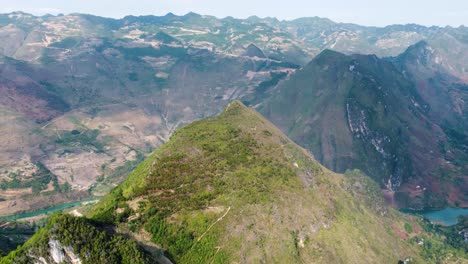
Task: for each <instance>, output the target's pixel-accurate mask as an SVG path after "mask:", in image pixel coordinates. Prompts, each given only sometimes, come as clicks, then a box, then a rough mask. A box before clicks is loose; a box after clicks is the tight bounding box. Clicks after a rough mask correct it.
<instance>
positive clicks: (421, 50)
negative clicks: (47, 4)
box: [0, 12, 468, 263]
mask: <svg viewBox="0 0 468 264" xmlns="http://www.w3.org/2000/svg"><path fill="white" fill-rule="evenodd" d="M0 39H1V40H2V41H1V43H0V133H1V135H2V137H1V138H0V221H7V222H10V225H11V224H16V223H17V222H16V221H15V220H16V219H19V218H23V217H33V218H34V219H36V218H37V217H42V216H49V215H50V214H49V212H50V213H53V212H55V211H60V210H62V209H65V208H71V207H73V206H75V205H79V204H82V203H83V202H87V201H95V200H97V199H100V198H101V197H103V198H102V200H100V201H99V202H97V204H96V205H95V206H89V207H87V209H88V210H86V211H83V212H81V211H80V212H78V211H76V212H74V213H72V214H73V215H74V216H76V217H72V216H70V215H69V214H52V216H51V217H50V220H45V219H44V220H43V222H41V223H42V225H41V226H44V227H45V228H44V229H41V230H42V231H40V232H38V233H37V234H36V235H34V236H33V238H32V239H31V240H30V241H29V242H27V243H26V244H24V247H23V248H19V249H18V250H17V251H15V252H14V253H12V255H10V256H9V257H7V258H5V259H3V260H2V261H5V262H1V261H0V263H12V262H18V263H22V262H24V263H28V261H29V262H30V261H33V260H34V261H39V260H41V258H44V259H47V260H49V261H51V260H52V259H53V260H54V261H55V259H56V258H55V257H57V256H59V259H61V260H66V261H69V260H76V259H82V260H84V259H86V257H84V255H82V254H81V253H80V250H81V249H82V250H83V252H85V251H86V252H88V253H89V254H91V253H90V252H92V256H93V257H92V259H87V261H95V263H99V261H103V259H100V258H101V257H103V256H98V254H96V252H99V250H101V249H102V248H106V250H107V251H109V252H110V251H111V250H110V249H112V248H115V251H113V252H114V253H115V254H114V255H112V254H110V255H107V257H109V258H110V257H116V258H121V259H126V258H130V259H131V258H136V259H138V260H140V262H139V263H150V262H148V261H149V260H150V259H154V258H156V259H158V261H159V262H160V263H170V261H172V262H177V263H184V262H186V263H189V261H188V260H190V259H197V260H198V261H199V262H200V263H201V262H204V263H207V262H212V263H225V262H226V261H234V260H240V262H243V263H245V262H257V261H263V262H265V261H266V262H276V260H278V259H281V260H289V261H290V262H301V261H302V262H307V263H309V262H310V260H321V261H328V262H332V263H342V262H344V261H345V260H352V261H351V262H350V263H362V262H363V261H364V262H367V263H372V262H375V261H380V263H393V262H395V261H397V260H400V259H405V258H406V257H408V256H412V258H414V261H415V263H426V262H428V263H432V262H434V263H441V262H440V261H442V259H440V258H444V259H445V260H447V261H448V262H447V263H452V262H453V263H461V262H457V261H463V260H464V259H466V247H464V246H463V245H465V244H463V242H462V240H460V239H461V237H462V236H461V235H460V233H458V232H462V231H463V228H465V227H464V226H463V225H464V224H465V221H464V220H463V219H462V220H460V222H459V224H457V225H454V226H449V227H438V226H437V225H432V224H431V223H429V222H427V221H425V220H424V221H423V220H421V219H419V217H414V216H411V215H404V214H401V213H400V212H398V210H395V209H402V210H403V211H404V210H413V211H415V212H417V213H418V214H419V213H421V214H423V215H425V213H426V212H427V210H430V211H434V210H440V211H438V212H436V213H434V214H435V215H436V217H435V218H432V215H428V216H427V217H428V218H429V219H430V220H431V221H442V222H445V223H450V224H454V223H456V216H454V215H451V212H453V211H457V212H461V214H462V215H466V209H463V208H467V207H468V193H467V191H466V190H468V134H467V131H468V114H467V113H468V112H467V105H468V104H467V100H468V65H467V64H468V52H466V51H467V50H468V30H467V28H466V27H464V26H460V27H458V28H453V27H437V26H432V27H425V26H419V25H414V24H407V25H391V26H386V27H365V26H360V25H355V24H349V23H337V22H333V21H331V20H329V19H326V18H319V17H311V18H300V19H295V20H278V19H275V18H259V17H255V16H252V17H249V18H246V19H237V18H233V17H226V18H216V17H213V16H206V15H199V14H196V13H188V14H186V15H183V16H178V15H174V14H172V13H169V14H167V15H165V16H126V17H123V18H121V19H113V18H104V17H98V16H93V15H87V14H78V13H75V14H68V15H46V16H34V15H30V14H27V13H23V12H13V13H8V14H0ZM257 112H258V113H257ZM263 116H264V117H265V118H264V117H263ZM270 122H271V123H270ZM277 127H278V128H277ZM167 175H169V176H167ZM367 176H369V177H370V178H367ZM227 186H229V188H228V187H227ZM293 205H294V206H293ZM456 214H458V213H456ZM38 215H41V216H38ZM19 223H20V225H21V224H22V223H21V221H19ZM62 229H63V230H65V229H66V230H72V231H71V233H70V237H63V236H60V235H59V234H58V233H57V230H62ZM19 230H20V232H19V234H17V235H14V236H13V235H12V234H10V233H8V232H10V231H11V230H10V231H8V232H7V233H8V234H6V235H5V236H4V237H5V238H8V237H9V236H10V238H11V237H15V239H18V241H21V242H18V243H17V244H21V243H22V242H24V241H26V238H28V237H29V236H31V235H32V234H33V232H32V231H31V230H32V229H31V227H30V226H28V225H26V226H24V228H23V227H21V226H20V228H19ZM83 230H88V231H89V232H90V234H95V235H96V237H99V238H98V239H96V237H81V234H80V231H83ZM23 231H24V232H23ZM54 237H58V239H57V240H54V239H51V238H54ZM76 237H81V238H85V239H86V240H87V241H88V243H84V244H79V246H78V247H79V248H72V247H71V244H70V241H74V239H75V238H76ZM356 237H358V238H359V243H355V238H356ZM423 240H424V241H429V242H428V243H426V244H424V243H425V242H424V243H423V244H420V243H421V241H423ZM447 241H449V242H447ZM51 243H52V245H54V246H53V247H52V248H53V249H54V248H55V249H57V248H58V249H59V251H60V250H61V251H60V252H62V253H61V254H58V255H50V254H49V253H48V252H50V250H51V249H50V248H49V247H48V245H50V244H51ZM17 244H15V245H17ZM429 245H430V246H429ZM257 246H258V247H257ZM101 247H102V248H101ZM430 247H433V248H436V249H437V250H433V248H430ZM13 249H14V246H8V248H7V251H11V250H13ZM31 252H34V254H31ZM63 252H65V253H63ZM266 252H274V254H267V253H266ZM434 252H439V253H440V256H437V254H436V253H434ZM4 253H8V252H4ZM80 254H81V255H80ZM439 257H440V258H439ZM96 261H97V262H96ZM382 261H383V262H382ZM451 261H452V262H451ZM80 263H81V262H80Z"/></svg>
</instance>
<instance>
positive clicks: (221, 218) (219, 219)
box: [192, 206, 231, 248]
mask: <svg viewBox="0 0 468 264" xmlns="http://www.w3.org/2000/svg"><path fill="white" fill-rule="evenodd" d="M229 210H231V207H230V206H229V207H228V209H227V211H226V212H225V213H224V215H223V216H221V217H220V218H218V219H217V220H216V221H215V222H214V223H212V224H211V225H210V227H208V229H207V230H206V231H205V233H203V234H202V235H201V236H200V237H199V238H198V239H197V242H199V241H200V240H201V239H202V238H203V237H204V236H205V235H206V233H208V231H210V229H211V228H212V227H213V226H214V225H215V224H216V223H218V222H219V221H221V220H223V218H224V217H226V215H227V214H228V213H229ZM195 245H196V243H195V244H193V246H192V248H193V247H194V246H195Z"/></svg>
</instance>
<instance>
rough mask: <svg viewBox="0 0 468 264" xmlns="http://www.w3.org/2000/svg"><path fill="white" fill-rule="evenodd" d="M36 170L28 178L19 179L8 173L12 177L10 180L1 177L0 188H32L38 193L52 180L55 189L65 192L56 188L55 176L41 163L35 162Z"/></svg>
mask: <svg viewBox="0 0 468 264" xmlns="http://www.w3.org/2000/svg"><path fill="white" fill-rule="evenodd" d="M36 166H37V167H38V171H37V172H35V173H34V174H33V175H32V177H31V178H30V179H28V180H20V179H19V176H18V175H16V174H10V177H12V180H11V181H6V180H5V179H3V180H2V181H1V183H0V189H2V190H6V189H21V188H32V191H33V193H34V194H38V193H40V192H41V191H42V190H44V189H46V188H47V185H48V184H49V183H50V182H53V184H54V187H56V188H55V191H58V192H65V191H64V190H62V189H61V188H58V180H57V177H56V176H55V175H54V174H52V172H51V171H49V170H48V169H47V168H46V167H45V166H44V165H43V164H42V163H40V162H38V163H36Z"/></svg>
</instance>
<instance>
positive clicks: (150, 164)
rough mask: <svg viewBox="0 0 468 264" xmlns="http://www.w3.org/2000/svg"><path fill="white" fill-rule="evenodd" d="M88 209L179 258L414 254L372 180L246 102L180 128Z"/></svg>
mask: <svg viewBox="0 0 468 264" xmlns="http://www.w3.org/2000/svg"><path fill="white" fill-rule="evenodd" d="M92 217H93V218H94V219H97V220H100V221H104V222H117V223H119V222H120V224H119V227H120V229H122V230H130V231H128V232H131V231H133V232H137V233H138V232H140V233H141V232H148V233H149V234H148V236H149V237H151V240H152V241H153V242H154V243H156V244H157V245H160V246H161V247H162V248H164V249H165V250H166V255H167V256H169V257H170V258H171V259H172V260H174V261H176V262H178V263H207V262H212V263H226V262H233V261H234V262H242V263H251V262H267V263H272V262H283V263H284V262H286V263H296V262H306V263H311V262H319V263H322V262H324V261H326V262H333V263H340V262H341V263H344V262H346V263H362V262H384V263H392V262H397V260H398V259H401V258H404V257H406V256H414V257H415V258H417V257H416V256H417V254H418V253H417V250H416V249H415V248H413V247H412V246H409V244H407V243H406V242H404V241H402V240H401V239H400V238H398V237H397V236H396V235H395V233H394V231H392V230H393V229H392V228H395V230H398V229H399V228H401V227H402V225H403V223H402V222H400V220H398V218H397V217H400V215H399V214H397V213H396V212H394V211H393V210H389V209H387V208H386V207H385V206H384V203H383V199H382V198H381V197H380V194H379V190H378V187H377V186H375V185H374V184H373V183H372V182H371V181H370V180H368V179H366V177H364V176H362V175H360V174H359V173H350V175H349V178H345V177H343V176H342V175H337V174H334V173H332V172H330V171H329V170H327V169H325V168H324V167H322V166H320V165H319V164H318V163H317V162H316V161H314V160H313V158H312V157H311V156H310V154H308V153H307V152H306V151H305V150H303V149H301V148H300V147H298V146H297V145H295V144H294V143H293V142H292V141H290V140H289V139H288V138H287V137H286V136H285V135H284V134H282V133H281V132H280V131H279V130H278V129H277V128H275V127H274V126H273V125H272V124H270V123H269V122H268V121H266V120H265V119H263V118H262V117H261V116H260V115H259V114H257V113H255V112H254V111H252V110H250V109H248V108H246V107H245V106H243V105H242V104H241V103H240V102H233V103H232V104H230V105H229V106H228V107H227V109H226V110H225V111H224V112H223V113H222V114H220V115H219V116H217V117H215V118H212V119H208V120H203V121H199V122H195V123H193V124H191V125H188V126H186V127H184V128H182V129H180V130H178V131H177V132H176V133H175V134H174V135H173V136H172V137H171V140H170V141H169V142H168V143H167V144H165V145H164V146H163V147H162V148H161V149H159V150H157V151H156V152H155V153H154V154H152V155H151V156H150V157H149V158H148V159H147V160H146V161H145V162H144V163H142V164H141V165H140V166H139V167H138V168H137V169H136V170H135V171H134V172H133V173H132V174H131V175H130V176H129V177H128V179H127V180H126V181H125V182H124V183H122V184H121V186H120V187H118V188H116V189H114V190H113V191H112V192H111V194H110V195H108V196H106V197H105V198H104V199H103V200H102V201H101V202H100V203H99V204H98V205H97V206H96V207H95V209H94V213H92ZM116 219H117V220H116ZM409 221H410V220H409ZM356 241H360V242H359V243H357V242H356Z"/></svg>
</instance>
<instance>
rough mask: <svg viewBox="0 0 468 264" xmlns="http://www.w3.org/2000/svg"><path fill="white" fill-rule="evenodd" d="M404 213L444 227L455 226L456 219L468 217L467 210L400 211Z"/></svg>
mask: <svg viewBox="0 0 468 264" xmlns="http://www.w3.org/2000/svg"><path fill="white" fill-rule="evenodd" d="M402 211H403V212H404V213H410V214H416V215H422V216H424V217H426V218H427V219H429V220H430V221H431V222H432V223H438V224H442V225H445V226H451V225H455V224H456V223H457V217H458V216H462V215H468V208H445V209H442V210H436V211H434V210H426V211H413V210H402Z"/></svg>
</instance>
